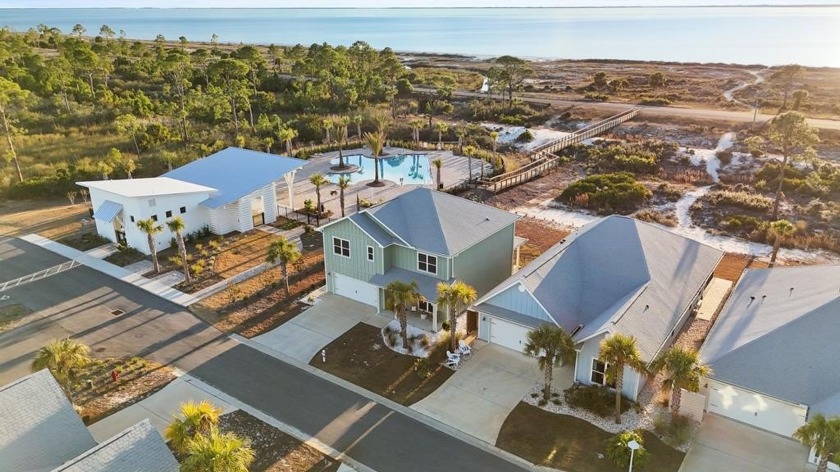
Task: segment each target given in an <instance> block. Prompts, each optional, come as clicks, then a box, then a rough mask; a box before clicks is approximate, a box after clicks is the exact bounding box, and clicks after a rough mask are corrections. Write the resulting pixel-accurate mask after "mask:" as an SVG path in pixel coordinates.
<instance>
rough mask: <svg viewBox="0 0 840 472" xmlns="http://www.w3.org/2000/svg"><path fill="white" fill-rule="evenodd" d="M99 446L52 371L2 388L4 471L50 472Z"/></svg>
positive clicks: (0, 462)
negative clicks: (43, 471)
mask: <svg viewBox="0 0 840 472" xmlns="http://www.w3.org/2000/svg"><path fill="white" fill-rule="evenodd" d="M95 446H96V441H94V440H93V436H91V434H90V432H88V430H87V428H86V427H85V425H84V423H83V422H82V420H81V418H79V415H78V414H77V413H76V410H74V409H73V405H71V404H70V401H69V400H67V397H66V396H65V395H64V392H63V391H62V390H61V387H60V386H59V385H58V382H56V381H55V379H54V378H53V376H52V374H50V372H49V371H48V370H46V369H45V370H41V371H39V372H36V373H34V374H30V375H27V376H26V377H23V378H22V379H19V380H17V381H15V382H12V383H10V384H7V385H5V386H3V387H0V470H3V471H6V470H8V471H13V470H27V471H41V470H50V469H52V468H54V467H57V466H60V465H61V464H63V463H64V462H65V461H66V460H67V459H68V458H71V457H76V456H78V455H79V454H82V453H84V452H85V451H87V450H88V449H90V448H92V447H95Z"/></svg>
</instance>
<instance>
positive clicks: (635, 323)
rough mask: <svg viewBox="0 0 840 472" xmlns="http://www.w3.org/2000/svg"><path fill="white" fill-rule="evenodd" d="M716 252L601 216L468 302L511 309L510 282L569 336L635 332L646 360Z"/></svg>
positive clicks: (487, 308)
mask: <svg viewBox="0 0 840 472" xmlns="http://www.w3.org/2000/svg"><path fill="white" fill-rule="evenodd" d="M722 256H723V253H722V252H721V251H719V250H717V249H714V248H712V247H709V246H706V245H704V244H702V243H699V242H697V241H694V240H691V239H688V238H684V237H682V236H679V235H676V234H674V233H671V232H670V231H667V230H666V229H664V228H661V227H659V226H655V225H651V224H648V223H644V222H641V221H637V220H635V219H633V218H628V217H624V216H617V215H614V216H608V217H606V218H603V219H600V220H596V221H595V222H592V223H590V224H588V225H587V226H585V227H584V228H582V229H581V230H580V231H579V232H578V233H577V234H575V235H573V236H570V237H568V238H567V239H566V240H564V241H562V242H560V243H558V244H556V245H554V246H553V247H551V248H550V249H549V250H548V251H546V252H545V253H543V254H542V255H541V256H540V257H538V258H537V259H535V260H534V261H532V262H531V263H530V264H528V265H527V266H525V267H524V268H523V269H521V270H520V271H519V272H517V273H516V274H514V275H513V276H511V277H510V278H509V279H508V280H506V281H505V282H502V284H500V285H499V286H498V287H497V288H495V289H493V290H491V291H490V292H489V293H488V294H487V295H485V296H484V297H482V298H481V299H480V300H479V301H478V302H477V303H476V308H477V309H479V310H482V311H487V312H493V310H494V307H501V308H504V309H508V310H513V311H519V310H517V304H518V302H515V301H514V302H511V301H510V300H511V299H510V297H503V296H501V295H502V292H504V291H506V290H507V288H509V287H511V286H513V285H517V284H518V285H521V287H522V290H521V291H520V292H519V295H516V294H515V292H508V294H514V295H515V297H530V296H532V297H533V298H534V299H536V301H537V302H538V303H539V304H540V306H542V307H543V308H544V310H545V312H547V313H548V315H549V316H550V317H551V319H552V320H553V321H554V322H555V323H556V324H558V325H559V326H561V327H563V329H565V330H566V331H567V332H573V331H577V334H576V335H575V340H576V341H577V342H582V341H585V340H586V339H588V338H590V337H592V336H596V335H599V334H601V333H615V332H621V333H624V334H627V335H631V336H634V337H635V338H636V344H637V347H638V348H639V352H640V353H641V355H642V359H644V360H647V361H649V360H652V359H653V357H654V356H655V355H656V353H657V352H658V351H659V350H660V348H661V347H662V346H663V345H664V343H665V342H666V341H668V339H669V338H670V335H671V331H672V330H673V329H674V328H675V327H676V324H677V323H678V322H679V320H680V318H681V316H682V315H683V314H684V313H685V311H686V309H688V308H689V304H690V303H691V302H692V300H693V299H694V298H695V296H696V295H697V294H698V293H699V291H700V290H701V289H702V287H703V286H704V284H705V282H706V280H708V279H709V277H710V276H711V274H712V272H713V271H714V268H715V267H716V266H717V264H718V262H719V261H720V258H721V257H722ZM496 311H498V310H496ZM499 316H501V317H505V315H504V313H499Z"/></svg>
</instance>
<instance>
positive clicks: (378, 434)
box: [0, 241, 523, 472]
mask: <svg viewBox="0 0 840 472" xmlns="http://www.w3.org/2000/svg"><path fill="white" fill-rule="evenodd" d="M12 247H14V248H15V251H22V252H19V253H16V255H15V256H14V258H15V260H16V262H15V264H16V265H15V267H16V268H17V269H16V270H22V271H26V270H29V269H34V270H33V271H36V270H40V268H41V266H42V265H43V263H44V261H45V260H46V259H48V257H47V256H46V255H45V254H44V253H46V252H48V251H46V250H44V249H42V248H40V247H37V246H34V245H31V244H29V243H26V242H24V241H16V242H14V243H13V245H12ZM57 257H58V256H57ZM61 260H62V258H60V257H59V259H58V263H60V262H61ZM50 261H52V259H50ZM0 264H2V266H0V271H3V273H4V274H5V261H1V262H0ZM4 293H5V294H8V295H10V296H11V298H10V299H9V300H6V301H3V302H0V303H2V304H3V305H6V304H9V303H22V304H24V305H26V306H27V307H29V308H30V309H32V310H34V311H35V312H36V313H34V314H32V315H31V316H30V318H29V319H28V320H27V322H26V324H24V325H21V326H19V327H17V328H15V329H13V330H11V331H7V332H5V333H0V385H2V384H5V383H8V382H10V381H12V380H15V379H17V378H19V377H21V376H23V375H26V374H28V373H29V362H30V361H31V359H32V357H33V355H34V353H35V351H36V350H37V349H38V348H40V347H41V346H42V345H43V344H45V343H46V342H48V341H50V340H52V339H55V338H59V337H65V336H74V337H78V338H80V339H81V340H82V341H84V342H85V343H87V344H89V345H90V346H91V348H92V349H93V350H94V351H95V352H97V354H99V355H113V356H122V355H142V356H144V357H148V358H150V359H153V360H155V361H158V362H162V363H169V364H172V365H174V366H176V367H178V368H180V369H182V370H184V371H188V372H190V374H191V375H193V376H195V377H197V378H199V379H201V380H203V381H205V382H207V383H208V384H210V385H211V386H213V387H215V388H217V389H219V390H221V391H223V392H225V393H227V394H228V395H230V396H232V397H234V398H237V399H238V400H240V401H242V402H244V403H247V404H249V405H250V406H252V407H254V408H256V409H258V410H260V411H262V412H264V413H267V414H269V415H271V416H273V417H274V418H276V419H278V420H280V421H282V422H284V423H286V424H289V425H291V426H293V427H295V428H297V429H299V430H301V431H303V432H305V433H307V434H310V435H312V436H314V437H317V438H318V439H319V440H321V441H323V442H324V443H325V444H327V445H329V446H331V447H333V448H335V449H337V450H339V451H342V452H345V453H346V454H347V455H349V456H350V457H352V458H354V459H356V460H357V461H359V462H362V463H364V464H366V465H367V466H369V467H372V468H373V469H376V470H379V471H391V470H399V471H401V472H402V471H406V472H413V471H418V472H420V471H424V472H425V471H429V470H441V469H444V468H445V469H447V470H458V471H473V470H474V471H500V472H505V471H521V470H523V469H522V468H521V467H519V466H517V465H514V464H512V463H510V462H508V461H506V460H504V459H501V458H499V457H497V456H495V455H493V454H490V453H488V452H486V451H484V450H482V449H479V448H477V447H474V446H472V445H470V444H468V443H465V442H463V441H460V440H458V439H456V438H454V437H452V436H449V435H448V434H445V433H442V432H440V431H438V430H436V429H433V428H431V427H429V426H426V425H425V424H423V423H421V422H418V421H416V420H414V419H412V418H410V417H407V416H404V415H402V414H400V413H397V412H395V411H393V410H391V409H389V408H387V407H385V406H383V405H380V404H377V403H375V402H372V401H370V400H368V399H367V398H365V397H363V396H360V395H358V394H356V393H354V392H352V391H350V390H347V389H345V388H343V387H340V386H338V385H335V384H333V383H331V382H328V381H326V380H324V379H322V378H320V377H318V376H315V375H312V374H310V373H308V372H306V371H303V370H300V369H298V368H296V367H293V366H291V365H289V364H286V363H285V362H283V361H280V360H279V359H275V358H273V357H270V356H268V355H265V354H262V353H261V352H259V351H256V350H254V349H252V348H250V347H247V346H244V345H241V344H239V343H237V342H235V341H233V340H230V339H229V338H228V337H227V336H225V335H224V334H222V333H221V332H219V331H217V330H216V329H214V328H212V327H211V326H209V325H207V324H206V323H204V322H202V321H200V320H198V319H197V318H195V317H194V316H193V315H192V314H190V313H188V312H186V311H184V310H183V309H182V308H180V307H179V306H177V305H175V304H172V303H170V302H167V301H165V300H163V299H160V298H158V297H156V296H154V295H151V294H149V293H148V292H145V291H143V290H140V289H138V288H136V287H134V286H132V285H130V284H126V283H124V282H121V281H118V280H116V279H113V278H111V277H108V276H106V275H104V274H102V273H100V272H97V271H95V270H93V269H90V268H87V267H84V266H82V267H77V268H74V269H71V270H68V271H66V272H62V273H60V274H57V275H54V276H51V277H49V278H46V279H43V280H40V281H37V282H33V283H30V284H26V285H22V286H20V287H17V288H14V289H11V290H8V291H6V292H4ZM115 309H119V310H124V311H125V314H122V315H119V316H114V315H111V314H110V312H111V311H112V310H115Z"/></svg>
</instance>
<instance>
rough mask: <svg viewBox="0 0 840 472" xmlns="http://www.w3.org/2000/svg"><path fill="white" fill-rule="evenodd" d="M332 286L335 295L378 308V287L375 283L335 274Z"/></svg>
mask: <svg viewBox="0 0 840 472" xmlns="http://www.w3.org/2000/svg"><path fill="white" fill-rule="evenodd" d="M333 286H334V287H333V288H334V291H335V294H336V295H341V296H342V297H347V298H350V299H353V300H356V301H357V302H361V303H364V304H366V305H371V306H374V307H376V308H379V287H377V286H376V285H371V284H369V283H367V282H362V281H361V280H357V279H354V278H352V277H348V276H346V275H341V274H335V277H334V278H333Z"/></svg>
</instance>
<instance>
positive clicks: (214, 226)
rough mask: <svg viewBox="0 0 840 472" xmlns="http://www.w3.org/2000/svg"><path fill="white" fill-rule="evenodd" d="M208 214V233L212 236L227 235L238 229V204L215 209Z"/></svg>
mask: <svg viewBox="0 0 840 472" xmlns="http://www.w3.org/2000/svg"><path fill="white" fill-rule="evenodd" d="M209 212H210V231H211V232H213V234H220V235H221V234H227V233H230V232H231V231H237V230H238V228H239V202H234V203H231V204H230V205H225V206H223V207H221V208H215V209H212V210H210V211H209Z"/></svg>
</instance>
